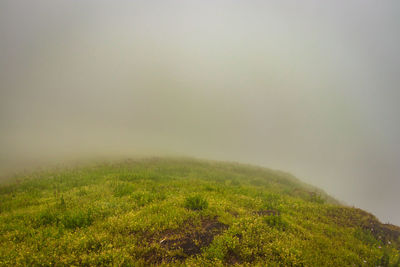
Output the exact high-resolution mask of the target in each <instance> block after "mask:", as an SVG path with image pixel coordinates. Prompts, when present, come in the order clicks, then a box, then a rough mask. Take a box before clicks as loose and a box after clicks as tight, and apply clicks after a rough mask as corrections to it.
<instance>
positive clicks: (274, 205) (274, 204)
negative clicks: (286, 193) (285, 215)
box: [263, 193, 282, 211]
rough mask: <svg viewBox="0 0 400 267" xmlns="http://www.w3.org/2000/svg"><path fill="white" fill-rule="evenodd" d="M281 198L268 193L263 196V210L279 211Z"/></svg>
mask: <svg viewBox="0 0 400 267" xmlns="http://www.w3.org/2000/svg"><path fill="white" fill-rule="evenodd" d="M281 202H282V200H281V196H280V195H279V194H274V193H268V194H266V195H265V196H264V200H263V208H264V209H267V210H278V211H279V210H280V204H281Z"/></svg>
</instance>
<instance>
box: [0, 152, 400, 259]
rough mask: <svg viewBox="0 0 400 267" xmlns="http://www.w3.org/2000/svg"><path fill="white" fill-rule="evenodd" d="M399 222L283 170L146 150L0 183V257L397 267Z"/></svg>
mask: <svg viewBox="0 0 400 267" xmlns="http://www.w3.org/2000/svg"><path fill="white" fill-rule="evenodd" d="M399 236H400V229H399V227H397V226H393V225H386V224H381V223H380V222H379V221H378V220H377V219H376V218H375V217H374V216H372V215H371V214H369V213H367V212H365V211H362V210H359V209H355V208H349V207H345V206H342V205H340V204H338V203H337V202H336V201H335V200H334V199H332V198H330V197H329V196H327V195H326V194H324V193H323V192H322V191H319V190H317V189H316V188H313V187H311V186H308V185H305V184H303V183H301V182H300V181H299V180H297V179H296V178H294V177H292V176H290V175H289V174H286V173H283V172H279V171H272V170H269V169H265V168H259V167H254V166H248V165H241V164H236V163H224V162H213V161H204V160H194V159H187V158H184V159H181V158H150V159H141V160H128V161H125V162H119V163H112V164H111V163H110V164H99V165H96V166H90V167H80V168H71V169H64V170H52V171H41V172H38V173H35V174H30V175H26V176H19V177H17V178H16V181H15V182H12V183H9V184H4V185H1V186H0V265H30V266H31V265H53V264H56V265H110V264H113V265H150V264H182V263H184V264H186V265H191V266H195V265H198V266H204V265H209V266H215V265H233V264H238V265H241V264H243V265H260V266H265V265H269V266H328V265H330V266H377V265H380V266H399V262H400V257H399V248H400V240H399Z"/></svg>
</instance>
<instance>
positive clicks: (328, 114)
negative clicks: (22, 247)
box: [0, 0, 400, 225]
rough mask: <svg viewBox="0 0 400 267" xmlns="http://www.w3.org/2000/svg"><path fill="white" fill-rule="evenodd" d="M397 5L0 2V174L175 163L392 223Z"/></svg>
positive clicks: (398, 219)
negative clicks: (290, 182)
mask: <svg viewBox="0 0 400 267" xmlns="http://www.w3.org/2000/svg"><path fill="white" fill-rule="evenodd" d="M399 18H400V2H398V1H396V0H393V1H376V0H375V1H372V0H357V1H344V0H343V1H318V0H312V1H311V0H309V1H295V0H293V1H286V0H283V1H282V0H279V1H190V0H189V1H188V0H185V1H183V0H182V1H165V0H164V1H148V0H147V1H105V0H103V1H66V0H64V1H60V0H46V1H42V0H39V1H28V0H23V1H19V0H5V1H1V2H0V40H1V41H0V130H1V135H0V145H1V150H0V168H1V169H2V170H4V171H5V170H6V169H10V168H15V166H18V167H17V168H23V167H24V164H28V162H46V161H50V160H60V161H62V160H63V159H65V158H76V159H79V158H84V157H90V156H97V155H101V156H105V155H110V157H111V156H114V155H130V154H137V153H153V154H158V153H160V154H164V153H177V154H186V155H192V156H198V157H204V158H213V159H222V160H235V161H240V162H247V163H254V164H258V165H263V166H267V167H271V168H278V169H282V170H285V171H289V172H292V173H293V174H294V175H296V176H298V177H299V178H300V179H302V180H304V181H306V182H308V183H311V184H314V185H316V186H319V187H321V188H323V189H325V190H326V191H327V192H328V193H330V194H331V195H333V196H334V197H337V198H338V199H340V200H342V201H345V202H346V203H348V204H350V205H355V206H358V207H361V208H363V209H366V210H368V211H371V212H373V213H374V214H376V215H377V216H378V217H379V218H380V219H381V220H382V221H384V222H387V221H389V222H391V223H395V224H398V225H400V212H399V209H398V205H399V203H400V194H399V192H398V191H399V188H400V178H399V176H400V147H399V146H400V145H399V144H400V119H399V118H400V107H399V106H398V104H397V102H398V99H400V90H399V84H400V73H399V69H400V68H399V67H400V53H399V51H398V50H399V47H400V34H399V32H400V31H399V28H400V19H399Z"/></svg>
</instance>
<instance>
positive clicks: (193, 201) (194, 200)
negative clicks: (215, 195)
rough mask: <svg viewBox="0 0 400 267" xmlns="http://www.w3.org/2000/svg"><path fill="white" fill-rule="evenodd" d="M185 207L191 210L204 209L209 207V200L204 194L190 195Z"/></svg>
mask: <svg viewBox="0 0 400 267" xmlns="http://www.w3.org/2000/svg"><path fill="white" fill-rule="evenodd" d="M185 208H187V209H190V210H204V209H206V208H208V202H207V200H205V199H204V198H203V197H202V196H200V195H196V196H190V197H187V198H186V200H185Z"/></svg>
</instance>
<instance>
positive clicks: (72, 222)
mask: <svg viewBox="0 0 400 267" xmlns="http://www.w3.org/2000/svg"><path fill="white" fill-rule="evenodd" d="M93 220H94V218H93V213H92V211H91V210H87V211H83V210H77V211H70V212H68V213H65V214H64V216H63V217H62V218H61V223H62V224H63V225H64V227H65V228H68V229H75V228H80V227H86V226H89V225H91V224H92V222H93Z"/></svg>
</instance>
